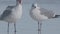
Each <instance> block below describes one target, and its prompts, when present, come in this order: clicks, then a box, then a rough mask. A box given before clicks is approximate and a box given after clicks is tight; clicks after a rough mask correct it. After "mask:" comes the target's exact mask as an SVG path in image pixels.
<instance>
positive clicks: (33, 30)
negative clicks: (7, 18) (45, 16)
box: [0, 0, 60, 34]
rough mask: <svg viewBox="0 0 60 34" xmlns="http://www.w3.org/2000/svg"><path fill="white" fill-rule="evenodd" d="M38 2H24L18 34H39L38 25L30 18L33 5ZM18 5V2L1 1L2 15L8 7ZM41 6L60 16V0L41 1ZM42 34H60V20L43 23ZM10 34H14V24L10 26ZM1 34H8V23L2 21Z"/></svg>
mask: <svg viewBox="0 0 60 34" xmlns="http://www.w3.org/2000/svg"><path fill="white" fill-rule="evenodd" d="M35 2H36V0H22V6H23V15H22V18H21V19H20V20H19V21H17V22H16V25H17V26H16V27H17V34H37V33H38V24H37V21H34V20H33V19H32V18H31V17H30V16H29V11H30V9H31V5H32V3H35ZM15 4H16V0H0V15H1V14H2V13H3V11H4V10H5V9H6V7H7V6H12V5H15ZM39 6H40V7H41V8H45V9H47V10H52V11H54V12H55V13H56V14H60V0H39ZM42 23H43V25H42V34H60V18H57V19H50V20H45V21H43V22H42ZM9 30H10V34H13V33H14V28H13V23H12V24H10V29H9ZM0 34H7V22H4V21H0Z"/></svg>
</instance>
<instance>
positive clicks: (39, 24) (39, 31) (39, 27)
mask: <svg viewBox="0 0 60 34" xmlns="http://www.w3.org/2000/svg"><path fill="white" fill-rule="evenodd" d="M41 27H42V22H41V23H39V22H38V34H41Z"/></svg>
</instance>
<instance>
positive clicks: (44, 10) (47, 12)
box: [40, 8, 55, 18]
mask: <svg viewBox="0 0 60 34" xmlns="http://www.w3.org/2000/svg"><path fill="white" fill-rule="evenodd" d="M40 11H41V14H42V15H45V16H47V17H48V18H52V17H54V15H55V13H54V12H53V11H51V10H47V9H44V8H41V9H40Z"/></svg>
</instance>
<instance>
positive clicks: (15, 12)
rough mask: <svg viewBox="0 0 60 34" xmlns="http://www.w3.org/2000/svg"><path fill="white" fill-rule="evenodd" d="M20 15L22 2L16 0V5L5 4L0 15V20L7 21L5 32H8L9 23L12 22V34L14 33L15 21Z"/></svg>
mask: <svg viewBox="0 0 60 34" xmlns="http://www.w3.org/2000/svg"><path fill="white" fill-rule="evenodd" d="M21 16H22V2H21V0H16V5H14V6H7V8H6V9H5V10H4V12H3V13H2V14H1V15H0V20H1V21H5V22H8V28H7V34H9V24H10V23H14V34H16V21H17V20H19V19H20V18H21Z"/></svg>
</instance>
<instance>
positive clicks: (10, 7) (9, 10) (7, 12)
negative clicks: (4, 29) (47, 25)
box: [0, 6, 14, 20]
mask: <svg viewBox="0 0 60 34" xmlns="http://www.w3.org/2000/svg"><path fill="white" fill-rule="evenodd" d="M12 8H14V6H8V7H7V8H6V10H5V11H4V12H3V13H2V15H1V16H0V20H2V19H4V18H5V17H7V16H9V15H10V14H11V12H12V11H11V10H12Z"/></svg>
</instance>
